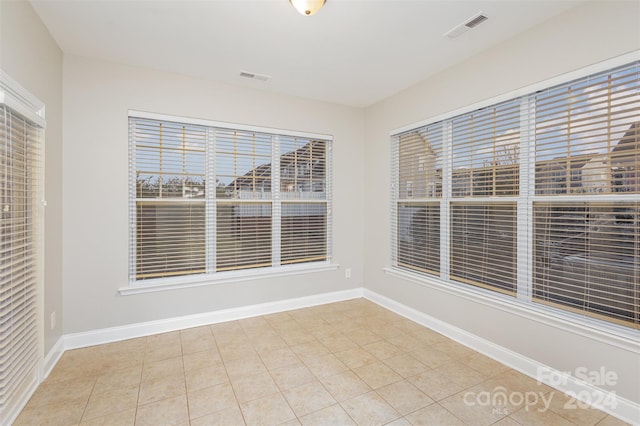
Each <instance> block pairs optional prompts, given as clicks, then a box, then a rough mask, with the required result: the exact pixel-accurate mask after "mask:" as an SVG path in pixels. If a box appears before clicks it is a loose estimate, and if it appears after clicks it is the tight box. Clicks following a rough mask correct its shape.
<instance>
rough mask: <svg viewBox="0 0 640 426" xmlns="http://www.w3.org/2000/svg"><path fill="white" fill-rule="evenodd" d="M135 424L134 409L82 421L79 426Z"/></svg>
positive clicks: (125, 425) (131, 425) (130, 425)
mask: <svg viewBox="0 0 640 426" xmlns="http://www.w3.org/2000/svg"><path fill="white" fill-rule="evenodd" d="M135 422H136V409H135V408H131V409H129V410H125V411H121V412H119V413H115V414H108V415H106V416H104V417H98V418H96V419H92V420H86V421H82V422H81V423H80V424H81V425H83V426H84V425H86V426H133V425H134V424H135Z"/></svg>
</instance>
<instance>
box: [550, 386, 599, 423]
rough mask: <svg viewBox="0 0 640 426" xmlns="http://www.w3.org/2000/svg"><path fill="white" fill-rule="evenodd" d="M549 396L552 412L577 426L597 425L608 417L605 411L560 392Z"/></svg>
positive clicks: (554, 392)
mask: <svg viewBox="0 0 640 426" xmlns="http://www.w3.org/2000/svg"><path fill="white" fill-rule="evenodd" d="M547 395H548V397H549V400H550V408H551V410H552V411H553V412H555V413H556V414H559V415H561V416H562V417H564V418H565V419H567V420H569V421H570V422H572V423H575V424H577V425H581V426H592V425H596V424H599V423H600V422H601V421H602V420H603V419H604V418H605V417H606V416H607V414H606V413H604V412H603V411H600V410H596V409H594V408H591V407H589V406H588V405H585V404H584V403H581V402H579V401H577V400H576V399H574V398H571V397H569V396H567V395H565V394H563V393H560V392H558V391H551V392H550V393H548V394H547Z"/></svg>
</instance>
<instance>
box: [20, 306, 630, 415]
mask: <svg viewBox="0 0 640 426" xmlns="http://www.w3.org/2000/svg"><path fill="white" fill-rule="evenodd" d="M523 395H528V398H529V399H528V400H527V402H525V401H522V400H521V398H519V396H523ZM500 396H508V397H507V398H506V399H507V400H506V401H501V398H499V397H500ZM543 398H544V399H543ZM536 400H537V403H536ZM545 401H547V403H545ZM566 402H567V399H566V397H565V396H564V395H563V394H561V393H559V392H557V391H553V390H552V389H551V388H549V387H547V386H545V385H538V384H537V383H536V381H535V380H533V379H531V378H528V377H526V376H524V375H522V374H520V373H517V372H516V371H514V370H511V369H509V368H508V367H505V366H504V365H502V364H499V363H497V362H495V361H493V360H491V359H489V358H487V357H485V356H483V355H481V354H479V353H477V352H474V351H473V350H471V349H469V348H466V347H464V346H462V345H459V344H457V343H455V342H453V341H452V340H449V339H448V338H446V337H444V336H442V335H440V334H438V333H435V332H433V331H431V330H429V329H427V328H424V327H421V326H419V325H417V324H415V323H413V322H411V321H409V320H407V319H405V318H403V317H401V316H398V315H396V314H394V313H392V312H390V311H388V310H386V309H384V308H381V307H379V306H377V305H375V304H373V303H371V302H369V301H367V300H365V299H355V300H349V301H345V302H339V303H332V304H328V305H322V306H316V307H311V308H305V309H299V310H294V311H289V312H282V313H277V314H272V315H265V316H261V317H255V318H248V319H244V320H239V321H232V322H226V323H220V324H214V325H211V326H204V327H198V328H191V329H185V330H180V331H175V332H171V333H165V334H158V335H153V336H149V337H144V338H138V339H132V340H127V341H122V342H117V343H110V344H106V345H100V346H93V347H89V348H84V349H77V350H71V351H67V352H66V353H65V354H64V355H63V356H62V358H61V359H60V361H59V362H58V364H57V365H56V367H55V368H54V370H53V371H52V373H51V374H50V376H49V377H48V378H47V380H46V381H45V382H43V383H42V384H41V385H40V387H39V388H38V389H37V391H36V392H35V394H34V395H33V397H32V398H31V400H30V401H29V403H28V405H27V406H26V407H25V409H24V410H23V412H22V413H21V414H20V416H19V417H18V419H17V421H16V423H15V424H16V425H76V424H81V425H134V424H135V425H154V426H156V425H192V426H201V425H224V426H232V425H244V424H247V425H254V424H255V425H257V424H260V425H300V424H302V425H356V424H357V425H384V424H388V425H395V426H400V425H463V424H469V425H490V424H496V425H501V426H510V425H539V424H548V425H581V426H582V425H599V426H604V425H620V424H624V423H622V422H620V421H619V420H617V419H615V418H613V417H611V416H608V415H607V414H605V413H603V412H601V411H597V410H594V409H590V408H587V409H584V408H583V409H566V408H565V403H566ZM569 402H571V401H569Z"/></svg>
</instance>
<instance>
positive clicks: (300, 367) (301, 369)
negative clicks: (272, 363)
mask: <svg viewBox="0 0 640 426" xmlns="http://www.w3.org/2000/svg"><path fill="white" fill-rule="evenodd" d="M271 377H272V378H273V380H274V381H275V382H276V384H277V385H278V387H279V388H280V390H283V391H284V390H287V389H291V388H294V387H297V386H300V385H304V384H305V383H309V382H312V381H314V380H315V376H314V375H313V373H311V371H309V369H308V368H307V367H306V366H305V365H304V364H302V363H301V362H298V363H296V364H292V365H287V366H285V367H280V368H276V369H274V370H272V371H271Z"/></svg>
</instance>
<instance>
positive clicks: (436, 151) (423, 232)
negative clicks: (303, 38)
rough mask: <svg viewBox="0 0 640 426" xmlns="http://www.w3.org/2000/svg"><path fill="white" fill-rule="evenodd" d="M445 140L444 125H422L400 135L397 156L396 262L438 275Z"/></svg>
mask: <svg viewBox="0 0 640 426" xmlns="http://www.w3.org/2000/svg"><path fill="white" fill-rule="evenodd" d="M442 142H443V133H442V125H441V124H436V125H431V126H427V127H422V128H419V129H416V130H414V131H411V132H408V133H405V134H402V135H399V136H398V139H397V144H398V147H397V150H396V155H395V156H396V157H397V159H396V162H397V164H398V199H397V202H396V204H395V207H396V225H395V226H396V233H397V237H396V238H395V239H394V241H396V249H397V254H396V256H397V259H396V261H397V263H398V265H400V266H402V267H405V268H408V269H413V270H417V271H423V272H426V273H431V274H435V275H439V274H440V208H441V206H440V205H441V202H440V199H441V197H442V154H443V153H442Z"/></svg>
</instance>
